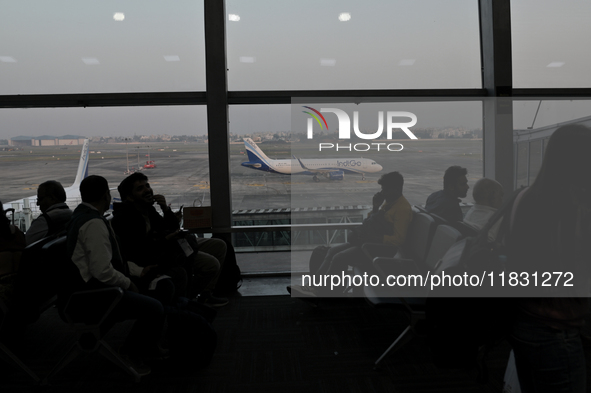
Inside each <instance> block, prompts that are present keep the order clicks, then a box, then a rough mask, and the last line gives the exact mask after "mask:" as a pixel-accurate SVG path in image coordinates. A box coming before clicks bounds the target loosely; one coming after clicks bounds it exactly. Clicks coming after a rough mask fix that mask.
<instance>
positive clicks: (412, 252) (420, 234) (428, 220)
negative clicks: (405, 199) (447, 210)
mask: <svg viewBox="0 0 591 393" xmlns="http://www.w3.org/2000/svg"><path fill="white" fill-rule="evenodd" d="M434 227H435V220H434V219H433V218H432V217H431V216H429V215H428V214H425V213H418V214H415V215H414V216H413V218H412V222H411V223H410V226H409V227H408V231H407V233H406V241H405V242H404V245H403V246H402V250H401V254H402V257H404V258H409V259H413V260H414V261H415V262H416V263H417V264H419V265H422V264H423V261H424V260H425V257H426V255H427V250H428V249H429V243H430V241H431V238H432V235H433V229H434Z"/></svg>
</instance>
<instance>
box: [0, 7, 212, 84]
mask: <svg viewBox="0 0 591 393" xmlns="http://www.w3.org/2000/svg"><path fill="white" fill-rule="evenodd" d="M34 4H35V5H34V6H31V3H30V2H22V1H4V2H2V6H1V11H0V37H2V38H1V39H0V76H1V77H0V94H2V95H4V94H59V93H110V92H115V93H118V92H146V91H195V90H205V61H204V57H205V56H204V55H205V49H204V48H205V44H204V29H203V27H204V20H203V1H202V0H198V1H193V0H180V1H177V2H175V6H174V7H170V4H169V3H168V2H165V1H162V0H156V1H149V2H124V3H122V2H121V1H115V0H105V1H99V2H89V1H81V2H71V1H66V0H57V1H49V2H48V1H37V2H35V3H34ZM169 55H175V56H177V60H176V61H174V62H171V61H170V60H167V59H166V58H163V56H169ZM89 66H91V67H89Z"/></svg>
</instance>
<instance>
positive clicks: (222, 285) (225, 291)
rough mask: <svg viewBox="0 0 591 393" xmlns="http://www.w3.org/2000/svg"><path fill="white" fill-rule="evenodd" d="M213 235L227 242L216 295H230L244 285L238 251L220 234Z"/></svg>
mask: <svg viewBox="0 0 591 393" xmlns="http://www.w3.org/2000/svg"><path fill="white" fill-rule="evenodd" d="M212 237H214V238H217V239H221V240H223V241H224V242H225V243H226V259H225V260H224V265H223V266H222V271H221V272H220V276H219V278H218V282H217V284H216V286H215V290H214V295H216V296H218V295H229V294H232V293H234V292H236V291H237V290H238V288H240V287H241V286H242V277H241V274H242V272H241V271H240V267H238V263H237V262H236V252H235V250H234V246H233V245H232V243H230V242H229V241H227V240H226V239H224V237H223V236H221V235H219V234H213V236H212Z"/></svg>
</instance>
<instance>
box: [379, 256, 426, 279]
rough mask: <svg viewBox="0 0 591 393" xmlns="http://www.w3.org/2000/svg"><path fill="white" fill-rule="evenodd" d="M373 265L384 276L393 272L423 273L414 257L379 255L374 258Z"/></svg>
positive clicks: (399, 273) (397, 273)
mask: <svg viewBox="0 0 591 393" xmlns="http://www.w3.org/2000/svg"><path fill="white" fill-rule="evenodd" d="M373 266H374V267H375V269H376V270H377V271H378V272H379V273H380V275H382V276H383V277H385V276H389V275H391V274H393V275H401V274H404V275H407V274H421V271H420V269H419V268H418V267H417V264H416V263H415V261H414V260H413V259H407V258H383V257H378V258H374V259H373Z"/></svg>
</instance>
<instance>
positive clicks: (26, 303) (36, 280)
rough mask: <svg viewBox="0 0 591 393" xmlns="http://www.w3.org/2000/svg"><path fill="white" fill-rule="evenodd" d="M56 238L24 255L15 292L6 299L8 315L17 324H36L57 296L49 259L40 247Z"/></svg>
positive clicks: (43, 242)
mask: <svg viewBox="0 0 591 393" xmlns="http://www.w3.org/2000/svg"><path fill="white" fill-rule="evenodd" d="M56 237H57V235H53V236H48V237H45V238H43V239H41V240H38V241H36V242H35V243H32V244H30V245H28V246H27V247H26V248H25V250H24V251H23V254H22V258H21V261H20V264H19V268H18V271H17V274H16V278H15V284H14V291H13V293H12V296H11V299H9V305H10V309H11V315H12V316H13V317H14V318H16V319H17V320H18V321H19V323H22V324H28V323H33V322H35V321H36V320H37V319H38V318H39V315H40V313H41V312H43V311H44V310H45V309H46V308H47V307H48V306H49V305H50V304H51V303H52V302H53V300H54V297H55V295H56V292H55V286H54V283H53V282H52V277H53V270H54V269H53V265H52V259H51V258H48V256H47V255H46V254H45V253H44V251H43V247H44V246H45V245H46V244H47V243H49V242H51V241H53V240H54V239H55V238H56Z"/></svg>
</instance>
